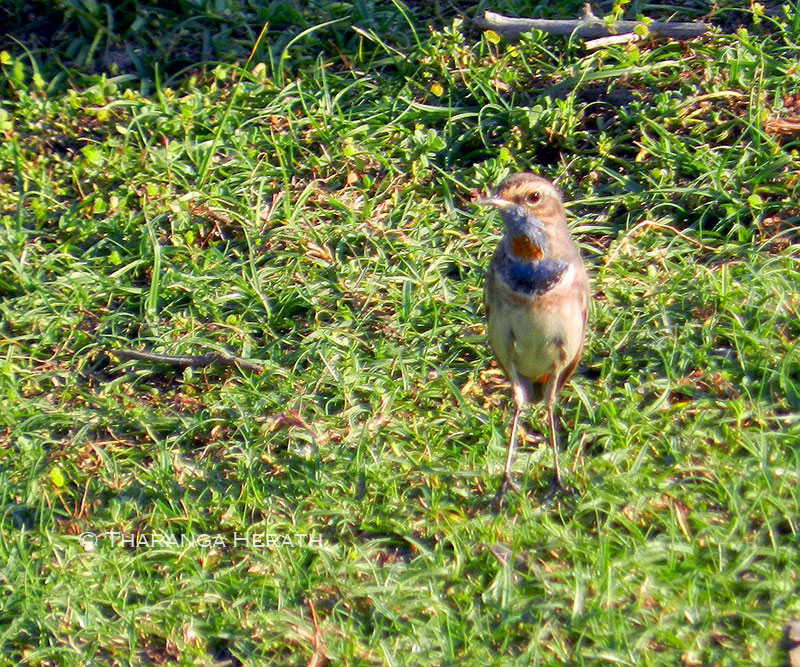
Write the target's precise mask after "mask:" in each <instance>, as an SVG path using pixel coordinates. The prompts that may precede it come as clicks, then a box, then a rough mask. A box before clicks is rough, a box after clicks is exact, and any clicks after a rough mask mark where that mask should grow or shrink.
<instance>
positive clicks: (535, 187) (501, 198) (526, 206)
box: [479, 173, 566, 261]
mask: <svg viewBox="0 0 800 667" xmlns="http://www.w3.org/2000/svg"><path fill="white" fill-rule="evenodd" d="M479 203H480V204H485V205H487V206H494V207H495V208H497V209H498V211H499V212H500V217H501V218H502V219H503V223H504V224H505V227H506V239H507V240H508V249H509V250H510V251H511V253H512V254H513V255H515V256H516V257H517V258H518V259H524V260H529V261H535V260H538V259H540V258H541V257H543V256H544V255H546V254H548V252H549V246H550V239H552V238H554V237H555V236H557V235H558V234H559V233H560V231H561V230H560V229H559V228H557V227H564V229H566V227H565V226H564V222H565V217H564V206H563V204H562V203H561V194H560V193H559V191H558V190H557V189H556V187H555V186H554V185H553V184H552V183H551V182H550V181H548V180H547V179H545V178H541V177H540V176H534V175H533V174H528V173H522V174H512V175H511V176H509V177H508V178H506V179H505V180H503V182H502V183H500V185H499V186H497V190H496V191H495V193H494V194H493V195H492V196H491V197H489V198H487V199H483V200H481V201H480V202H479Z"/></svg>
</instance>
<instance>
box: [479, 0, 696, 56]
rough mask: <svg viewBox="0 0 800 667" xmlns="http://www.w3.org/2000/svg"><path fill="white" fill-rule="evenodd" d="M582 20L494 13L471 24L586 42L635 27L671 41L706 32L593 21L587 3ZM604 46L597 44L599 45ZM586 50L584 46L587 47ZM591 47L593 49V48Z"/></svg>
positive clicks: (515, 34)
mask: <svg viewBox="0 0 800 667" xmlns="http://www.w3.org/2000/svg"><path fill="white" fill-rule="evenodd" d="M583 12H584V13H583V17H581V18H579V19H573V20H561V19H517V18H510V17H508V16H503V15H502V14H496V13H495V12H484V14H483V17H482V18H478V19H475V22H476V23H477V24H478V26H479V27H480V28H481V29H482V30H493V31H494V32H496V33H498V34H499V35H502V36H503V37H506V38H508V39H517V38H519V36H520V35H522V34H523V33H526V32H530V31H531V30H541V31H542V32H546V33H548V34H550V35H562V36H564V37H567V36H569V35H575V36H576V37H585V38H587V39H598V38H605V37H609V36H621V35H623V34H628V33H633V34H635V32H634V31H635V30H636V28H637V27H640V26H641V27H642V28H643V29H645V30H647V32H648V33H650V34H655V35H663V36H665V37H674V38H675V39H690V38H692V37H699V36H700V35H702V34H703V33H705V32H706V30H708V24H707V23H701V22H684V21H650V22H649V23H644V22H642V21H614V22H613V23H607V22H605V21H603V20H601V19H599V18H597V17H596V16H595V15H594V14H593V13H592V10H591V8H590V7H589V5H588V3H587V4H586V5H584V10H583ZM604 45H605V44H603V43H601V44H600V46H604ZM587 48H588V45H587ZM593 48H597V46H596V45H595V46H594V47H593Z"/></svg>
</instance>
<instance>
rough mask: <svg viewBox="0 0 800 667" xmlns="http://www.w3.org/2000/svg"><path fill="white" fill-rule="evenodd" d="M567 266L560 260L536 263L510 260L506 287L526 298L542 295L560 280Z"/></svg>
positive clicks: (543, 260) (541, 260) (545, 260)
mask: <svg viewBox="0 0 800 667" xmlns="http://www.w3.org/2000/svg"><path fill="white" fill-rule="evenodd" d="M567 266H568V264H567V263H566V262H562V261H561V260H560V259H540V260H539V261H538V262H519V261H514V260H511V261H510V262H509V264H508V268H507V272H506V275H507V279H508V286H509V287H510V288H511V289H513V290H514V291H515V292H522V293H523V294H527V295H528V296H536V295H539V294H544V293H545V292H547V291H549V290H551V289H552V288H553V287H554V286H555V285H556V283H558V281H559V280H561V277H562V276H563V275H564V272H565V271H566V270H567Z"/></svg>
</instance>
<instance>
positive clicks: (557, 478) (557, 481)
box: [547, 403, 569, 492]
mask: <svg viewBox="0 0 800 667" xmlns="http://www.w3.org/2000/svg"><path fill="white" fill-rule="evenodd" d="M547 421H548V424H549V427H550V447H552V448H553V486H554V487H558V488H559V489H560V490H561V491H564V492H566V491H568V490H569V489H567V487H566V486H564V482H562V481H561V473H560V472H559V469H558V436H557V435H556V420H555V415H554V414H553V404H552V403H548V404H547Z"/></svg>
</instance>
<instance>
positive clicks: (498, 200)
mask: <svg viewBox="0 0 800 667" xmlns="http://www.w3.org/2000/svg"><path fill="white" fill-rule="evenodd" d="M478 205H479V206H494V207H495V208H499V209H504V208H508V207H509V206H513V205H514V202H513V201H508V199H503V198H502V197H496V196H495V197H487V198H486V199H480V200H478Z"/></svg>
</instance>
